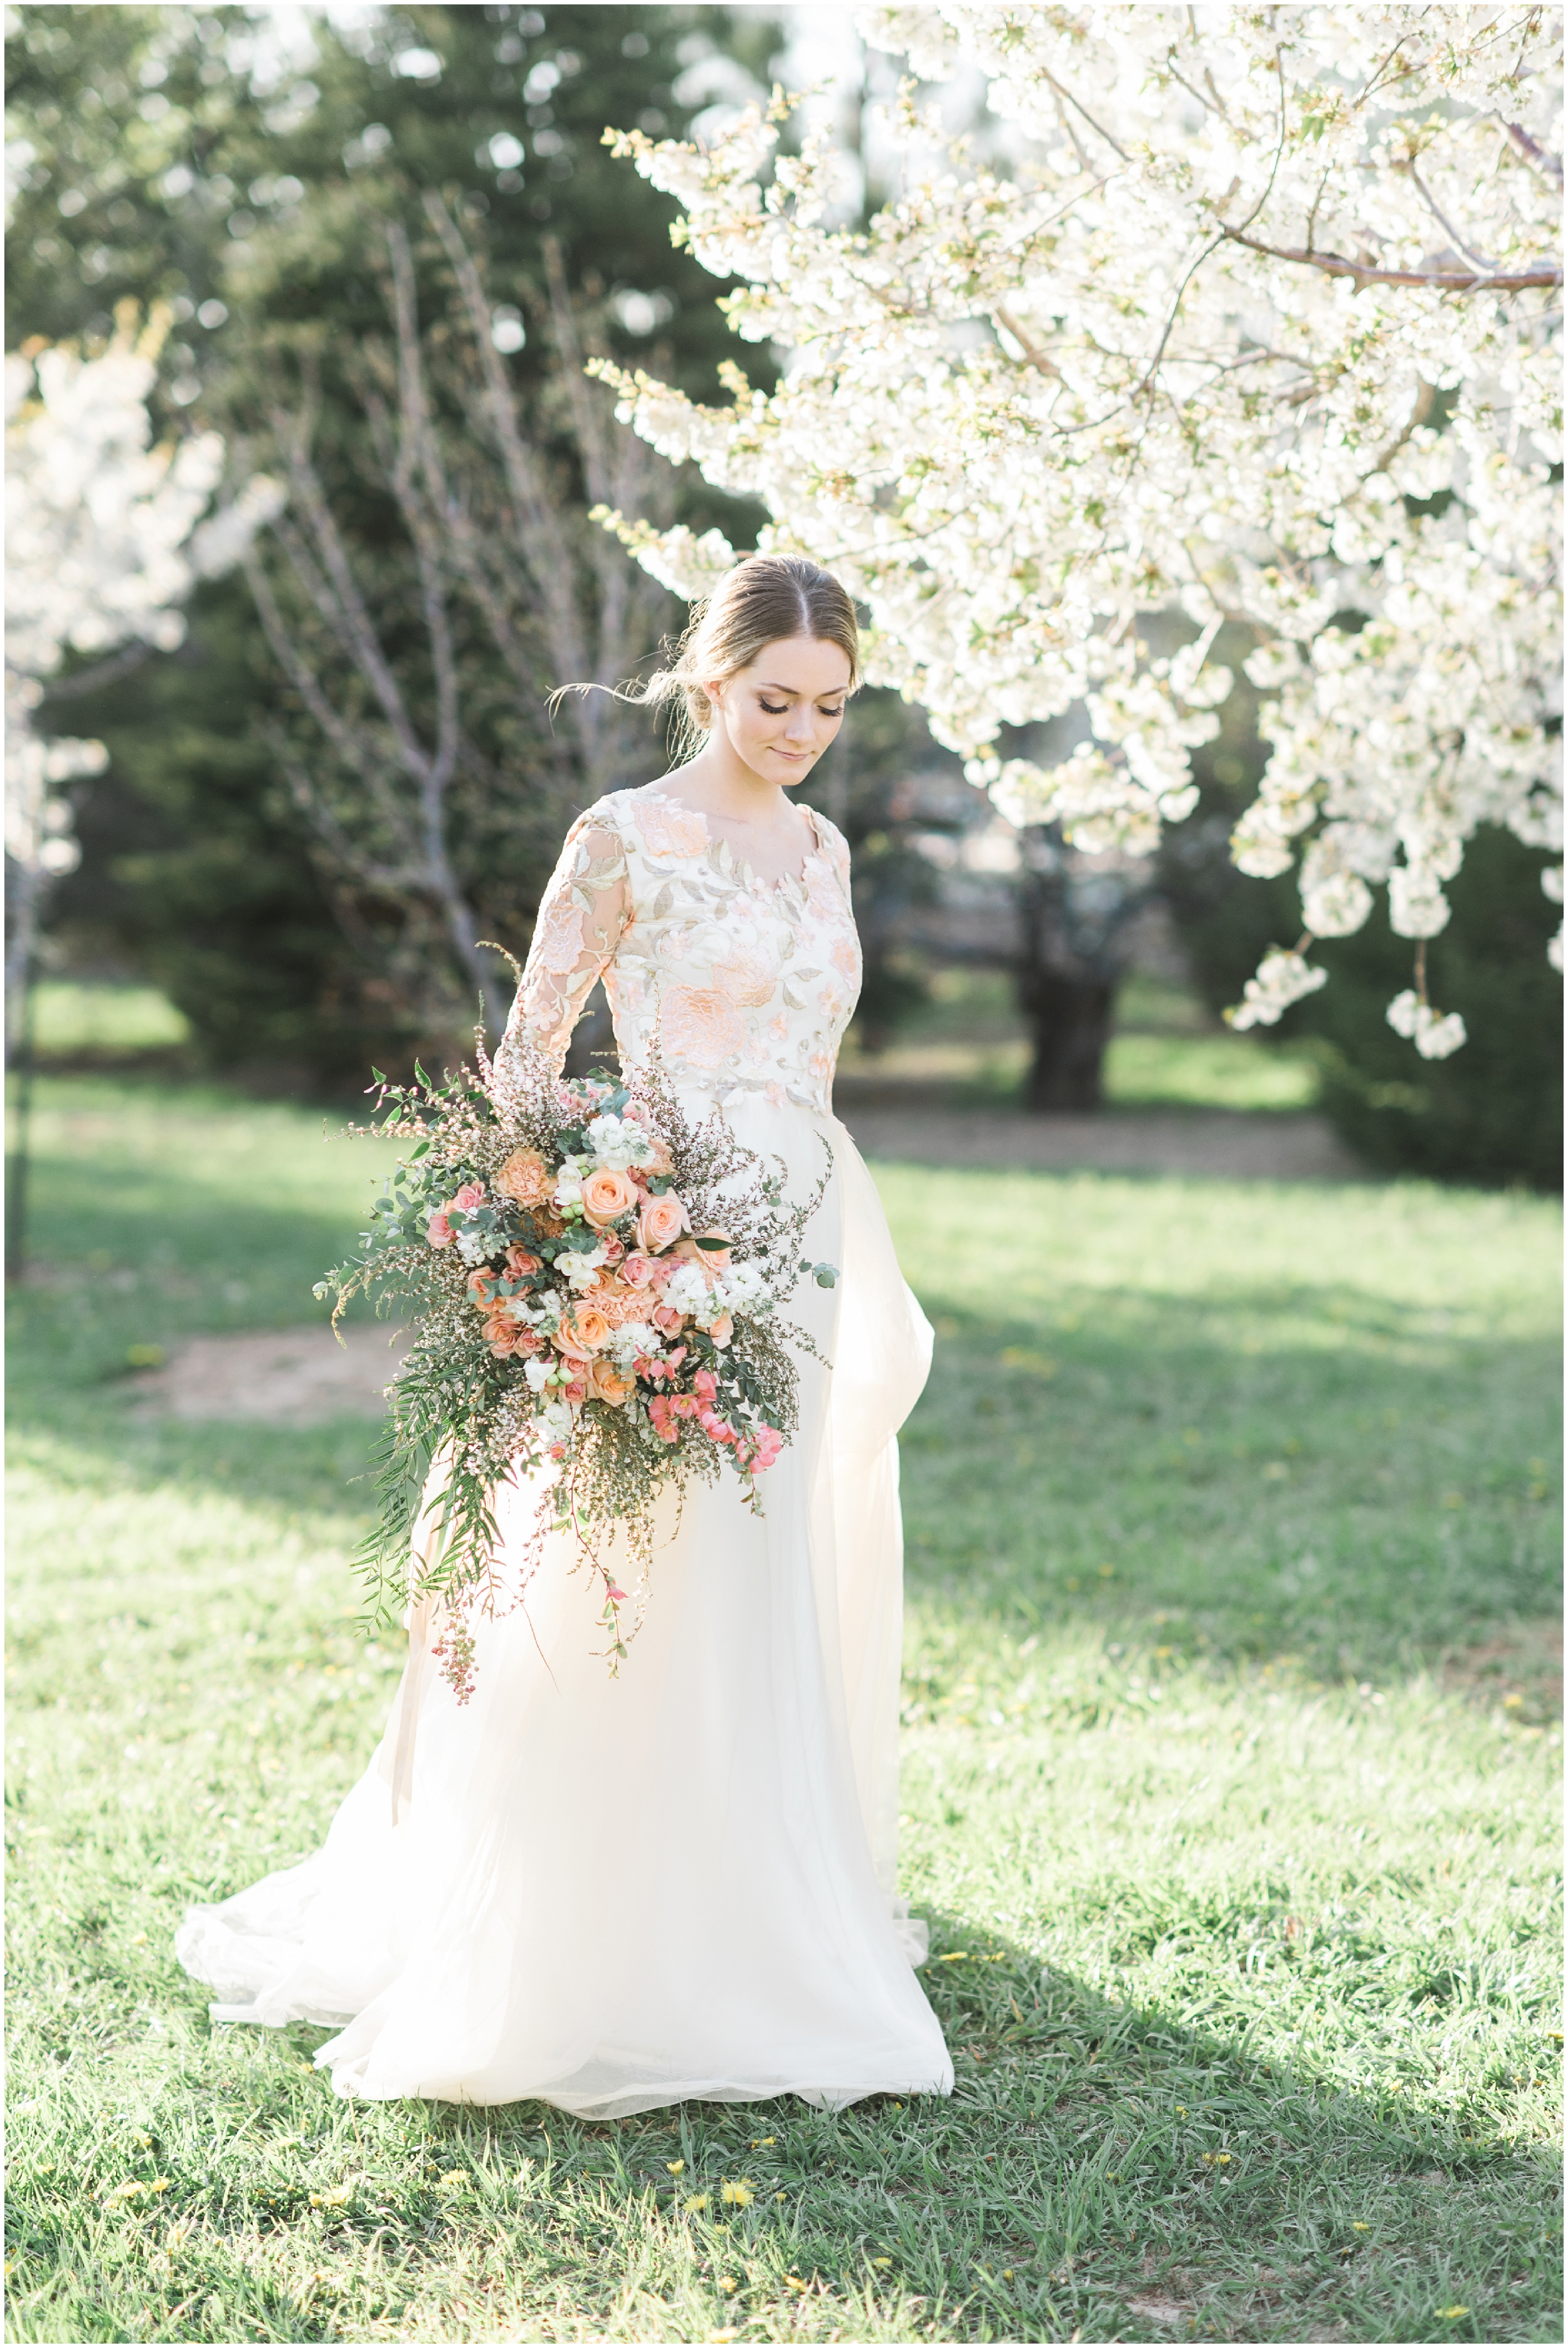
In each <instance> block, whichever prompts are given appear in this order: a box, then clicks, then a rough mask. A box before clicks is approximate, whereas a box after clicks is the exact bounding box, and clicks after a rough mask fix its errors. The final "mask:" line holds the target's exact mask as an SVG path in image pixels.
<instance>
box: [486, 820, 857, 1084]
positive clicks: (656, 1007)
mask: <svg viewBox="0 0 1568 2348" xmlns="http://www.w3.org/2000/svg"><path fill="white" fill-rule="evenodd" d="M804 813H805V814H806V815H807V816H808V818H809V819H810V821H811V825H812V829H813V831H814V832H815V839H816V845H815V848H814V849H813V850H812V852H811V854H810V855H809V856H808V857H807V859H806V861H805V864H804V868H803V870H801V872H800V873H799V874H798V875H787V876H786V877H785V878H784V879H783V880H777V881H773V882H768V881H764V880H758V879H757V877H756V875H755V874H754V873H753V871H752V870H751V869H750V867H749V866H748V865H746V864H744V863H743V861H742V860H740V859H739V858H738V857H737V856H735V855H734V854H733V851H732V850H731V849H730V847H729V844H728V842H727V841H726V840H724V839H723V838H722V837H720V836H719V835H717V834H716V833H713V832H711V831H710V830H709V829H708V826H707V824H706V822H705V821H704V820H703V819H702V816H701V815H700V814H698V813H697V812H696V810H695V809H694V808H686V807H682V805H681V803H680V802H679V800H677V799H672V798H666V797H665V796H664V795H663V794H662V793H661V792H652V791H647V790H642V791H612V792H611V793H610V795H609V797H608V798H602V799H600V801H599V802H598V804H597V805H596V806H594V807H591V808H589V809H588V810H587V812H586V814H583V815H581V816H579V818H578V819H577V821H576V823H574V824H573V826H572V828H571V829H570V831H569V832H568V834H567V837H566V844H565V846H564V847H563V849H562V850H561V855H560V861H559V864H558V865H557V866H556V869H555V872H554V874H553V876H552V877H551V880H550V883H549V886H548V889H547V890H546V891H545V894H544V897H543V900H542V901H541V902H540V905H539V911H538V920H537V922H535V925H534V940H533V945H532V948H531V950H530V952H529V954H528V966H527V968H526V969H525V971H524V973H523V977H522V983H521V984H520V985H519V987H518V997H517V1002H516V1004H514V1005H513V1009H512V1015H511V1018H510V1020H509V1022H508V1023H507V1035H506V1040H505V1042H504V1043H503V1044H502V1045H501V1047H500V1050H499V1052H498V1053H497V1068H498V1070H499V1071H500V1073H501V1074H502V1075H503V1076H505V1075H506V1073H507V1061H508V1058H509V1057H512V1056H516V1055H521V1054H523V1053H525V1052H528V1051H532V1052H533V1053H537V1054H538V1055H540V1056H543V1058H544V1059H545V1060H546V1061H548V1064H549V1066H551V1067H552V1068H553V1069H554V1070H555V1072H556V1073H557V1074H559V1071H560V1067H561V1065H562V1063H563V1061H564V1060H565V1057H566V1050H567V1045H568V1044H569V1042H570V1040H571V1031H572V1029H573V1028H574V1027H575V1026H576V1025H577V1022H578V1018H579V1014H580V1013H581V1010H582V1007H583V1004H585V1003H586V1002H587V1000H588V997H589V994H590V993H591V992H592V989H593V986H594V983H595V982H596V980H598V979H600V978H602V979H603V981H604V991H605V993H606V994H607V995H608V997H609V999H610V1010H611V1013H612V1014H613V1016H614V1020H615V1040H616V1045H617V1047H618V1048H619V1050H620V1060H621V1066H622V1068H623V1070H625V1071H626V1072H627V1073H628V1074H630V1072H631V1071H632V1070H634V1069H635V1068H637V1067H639V1066H642V1065H644V1064H646V1062H647V1061H648V1059H649V1057H650V1056H651V1050H652V1047H653V1045H654V1042H655V1039H657V1043H658V1046H659V1052H660V1056H661V1059H662V1062H663V1066H664V1068H665V1072H666V1074H667V1075H668V1076H670V1077H671V1079H672V1081H673V1082H674V1083H675V1084H677V1085H678V1086H682V1088H687V1089H690V1088H696V1089H700V1090H702V1091H703V1092H705V1093H707V1094H709V1095H710V1096H711V1097H712V1098H714V1099H715V1100H717V1101H719V1102H721V1103H723V1102H725V1101H730V1100H737V1099H740V1098H742V1097H745V1096H748V1095H752V1094H762V1095H764V1097H766V1098H768V1099H769V1100H771V1101H774V1103H775V1104H777V1105H778V1106H780V1107H782V1106H783V1104H784V1102H785V1101H786V1100H792V1101H798V1102H801V1103H804V1105H805V1106H806V1107H810V1108H815V1109H824V1110H825V1109H826V1108H828V1107H829V1105H830V1099H831V1093H832V1086H833V1072H834V1066H835V1062H836V1060H837V1057H838V1046H839V1043H840V1040H841V1038H842V1037H843V1035H844V1031H845V1027H846V1026H847V1025H848V1024H849V1018H850V1014H851V1013H852V1012H853V1011H854V1009H855V1004H856V997H857V995H858V994H859V992H860V942H859V939H858V938H857V936H856V929H855V917H854V914H853V912H852V911H851V910H850V898H849V850H848V848H847V846H846V845H845V840H844V839H843V837H842V835H841V834H840V833H839V832H838V831H837V830H835V828H834V826H833V825H832V824H830V823H829V822H828V821H827V819H826V818H825V817H824V816H821V815H819V814H818V813H817V812H816V810H815V808H805V809H804Z"/></svg>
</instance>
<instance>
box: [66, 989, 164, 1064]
mask: <svg viewBox="0 0 1568 2348" xmlns="http://www.w3.org/2000/svg"><path fill="white" fill-rule="evenodd" d="M189 1037H190V1021H189V1020H188V1019H187V1018H186V1016H185V1014H184V1013H183V1012H181V1011H177V1010H176V1009H175V1007H174V1004H172V1003H170V1001H169V997H168V995H167V994H163V992H162V991H161V989H159V987H156V986H108V985H99V984H94V983H90V982H87V981H82V980H73V979H45V980H43V981H42V983H40V984H39V986H38V987H37V989H36V993H35V995H34V1003H33V1041H34V1047H35V1049H36V1051H37V1052H38V1053H39V1054H40V1055H41V1056H45V1057H63V1056H66V1055H67V1054H76V1053H92V1054H95V1055H98V1056H102V1057H104V1058H106V1059H108V1058H111V1057H118V1056H127V1055H130V1054H133V1053H137V1052H154V1051H159V1050H163V1049H165V1048H166V1047H167V1046H169V1045H175V1044H183V1043H185V1042H187V1041H188V1039H189Z"/></svg>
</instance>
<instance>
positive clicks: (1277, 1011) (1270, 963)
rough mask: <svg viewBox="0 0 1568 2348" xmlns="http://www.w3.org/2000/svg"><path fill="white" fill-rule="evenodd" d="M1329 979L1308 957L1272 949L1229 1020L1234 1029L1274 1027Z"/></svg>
mask: <svg viewBox="0 0 1568 2348" xmlns="http://www.w3.org/2000/svg"><path fill="white" fill-rule="evenodd" d="M1327 980H1328V973H1327V971H1326V970H1321V969H1318V968H1317V967H1316V966H1315V965H1314V964H1313V963H1309V962H1308V961H1307V959H1306V957H1305V955H1303V954H1299V953H1292V952H1286V949H1285V948H1284V947H1283V946H1270V948H1269V950H1268V952H1267V953H1266V954H1265V955H1264V958H1263V960H1262V961H1261V962H1260V963H1259V964H1258V966H1257V976H1256V977H1255V978H1249V979H1248V980H1247V983H1246V984H1245V987H1244V988H1243V989H1242V999H1241V1002H1240V1003H1239V1004H1237V1006H1236V1008H1235V1010H1234V1011H1227V1012H1226V1013H1225V1017H1226V1018H1227V1019H1228V1020H1229V1022H1230V1024H1231V1025H1232V1026H1233V1027H1273V1026H1275V1025H1276V1024H1277V1022H1278V1021H1279V1020H1280V1019H1281V1018H1282V1017H1283V1015H1284V1014H1285V1013H1286V1012H1287V1011H1288V1010H1289V1008H1290V1006H1291V1004H1293V1003H1299V1002H1300V1001H1301V999H1302V997H1303V995H1307V994H1316V993H1317V989H1318V988H1319V987H1320V986H1324V985H1326V984H1327ZM1400 999H1401V1001H1402V1000H1403V997H1401V998H1400ZM1392 1015H1393V1014H1392V1013H1390V1014H1389V1016H1390V1017H1392Z"/></svg>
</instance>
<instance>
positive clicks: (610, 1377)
mask: <svg viewBox="0 0 1568 2348" xmlns="http://www.w3.org/2000/svg"><path fill="white" fill-rule="evenodd" d="M635 1384H636V1380H635V1379H634V1378H633V1377H632V1375H631V1374H630V1371H628V1370H620V1369H617V1367H616V1365H615V1364H614V1363H613V1362H606V1361H603V1360H595V1361H591V1362H589V1365H588V1390H589V1394H590V1395H593V1396H594V1397H595V1399H596V1400H597V1401H600V1402H608V1403H613V1404H614V1406H615V1407H616V1408H617V1409H619V1408H620V1405H621V1404H622V1403H623V1402H625V1401H626V1400H627V1399H628V1398H629V1396H630V1393H631V1389H632V1387H633V1385H635Z"/></svg>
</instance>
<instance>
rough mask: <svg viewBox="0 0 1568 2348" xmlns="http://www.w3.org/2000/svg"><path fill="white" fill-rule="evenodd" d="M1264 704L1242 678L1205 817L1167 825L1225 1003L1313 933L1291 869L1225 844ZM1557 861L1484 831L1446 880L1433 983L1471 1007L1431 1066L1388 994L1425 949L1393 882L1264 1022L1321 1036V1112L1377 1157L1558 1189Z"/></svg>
mask: <svg viewBox="0 0 1568 2348" xmlns="http://www.w3.org/2000/svg"><path fill="white" fill-rule="evenodd" d="M1255 714H1256V695H1254V694H1253V693H1252V692H1251V690H1250V688H1249V687H1247V685H1246V684H1245V679H1243V680H1242V681H1241V682H1240V684H1239V685H1238V687H1237V690H1236V691H1235V693H1233V694H1232V695H1231V698H1230V701H1229V702H1228V703H1227V704H1226V705H1225V710H1224V711H1223V712H1222V713H1221V716H1222V726H1223V730H1222V733H1221V735H1220V736H1219V737H1218V739H1217V740H1216V741H1215V742H1214V743H1213V744H1210V745H1208V746H1206V747H1204V748H1203V749H1200V750H1197V751H1195V752H1194V755H1193V767H1194V775H1195V776H1197V777H1198V778H1199V779H1200V781H1201V784H1202V797H1201V799H1200V803H1199V807H1198V809H1197V812H1196V813H1195V814H1194V815H1193V816H1192V817H1190V818H1189V819H1188V820H1187V821H1186V822H1185V823H1183V824H1180V825H1177V826H1175V827H1173V829H1171V830H1170V831H1169V832H1168V833H1167V835H1166V839H1165V842H1164V844H1163V848H1162V850H1161V854H1160V877H1161V886H1162V890H1163V893H1164V895H1165V897H1166V900H1167V902H1168V903H1169V904H1170V907H1171V910H1172V912H1173V916H1174V918H1175V922H1176V926H1177V929H1178V932H1179V933H1180V935H1181V939H1182V942H1183V944H1184V948H1185V949H1186V953H1187V956H1188V960H1189V963H1190V965H1191V968H1192V972H1193V977H1194V983H1195V984H1196V985H1197V987H1198V990H1199V992H1200V994H1202V995H1203V996H1204V1000H1205V1001H1206V1002H1207V1004H1209V1006H1210V1008H1211V1009H1212V1010H1213V1011H1215V1012H1219V1011H1222V1010H1224V1009H1225V1007H1226V1006H1227V1005H1228V1004H1234V1003H1237V1002H1239V1001H1240V999H1241V991H1242V988H1243V986H1244V985H1245V983H1246V981H1247V979H1248V978H1250V977H1251V975H1252V973H1253V972H1254V970H1255V968H1256V966H1257V963H1258V960H1259V958H1260V956H1261V955H1262V954H1263V953H1264V952H1265V950H1266V948H1267V947H1268V946H1270V945H1292V944H1294V943H1295V942H1296V938H1297V937H1298V936H1299V935H1300V932H1301V910H1300V901H1299V898H1298V897H1297V894H1296V884H1295V881H1294V880H1293V879H1292V878H1291V877H1290V876H1289V875H1286V876H1284V877H1282V878H1281V879H1279V880H1248V879H1246V878H1245V876H1244V875H1243V874H1241V873H1239V872H1237V871H1236V870H1235V867H1234V865H1232V863H1231V862H1230V859H1229V854H1228V850H1227V846H1226V843H1227V841H1228V839H1229V834H1230V830H1231V827H1232V825H1233V824H1234V823H1235V819H1236V818H1237V817H1238V816H1239V815H1240V813H1241V811H1242V809H1243V808H1244V807H1245V805H1246V804H1247V803H1248V801H1249V800H1250V798H1251V797H1252V794H1253V791H1254V789H1255V785H1256V779H1257V777H1258V775H1259V774H1260V773H1261V772H1262V768H1263V760H1264V756H1265V752H1266V745H1265V744H1263V743H1261V742H1260V741H1259V739H1258V737H1257V735H1256V732H1255ZM1551 861H1552V859H1551V858H1550V857H1549V856H1548V855H1546V854H1545V853H1544V852H1542V850H1536V849H1528V848H1524V847H1522V845H1521V844H1520V842H1519V841H1518V840H1516V839H1514V838H1513V837H1512V833H1509V832H1505V831H1502V830H1500V829H1497V828H1496V827H1494V826H1491V825H1483V826H1482V827H1481V829H1480V830H1479V831H1478V832H1477V834H1476V835H1475V837H1474V839H1472V840H1471V843H1470V846H1469V847H1468V848H1467V850H1466V851H1465V860H1464V864H1463V866H1462V868H1461V870H1460V872H1459V873H1458V875H1457V876H1456V877H1455V879H1454V880H1452V881H1451V882H1450V883H1448V884H1446V887H1447V895H1448V898H1449V901H1450V905H1451V907H1452V909H1453V910H1452V919H1451V920H1450V923H1449V926H1448V928H1447V929H1446V930H1444V931H1443V932H1442V933H1441V935H1440V936H1439V937H1436V938H1433V939H1432V940H1430V942H1429V944H1428V947H1427V983H1428V992H1429V994H1430V998H1431V1000H1432V1002H1433V1003H1434V1004H1437V1005H1438V1006H1439V1008H1440V1010H1442V1011H1444V1012H1450V1011H1457V1012H1459V1013H1460V1014H1461V1016H1462V1017H1463V1019H1464V1022H1465V1025H1466V1027H1467V1029H1468V1031H1469V1036H1470V1040H1469V1042H1468V1044H1467V1045H1465V1047H1464V1049H1463V1050H1462V1051H1460V1052H1458V1053H1456V1054H1455V1055H1454V1056H1452V1058H1450V1059H1449V1060H1445V1061H1426V1060H1422V1059H1421V1058H1420V1056H1419V1054H1418V1053H1417V1052H1416V1049H1415V1047H1414V1045H1411V1044H1409V1043H1407V1042H1406V1041H1405V1040H1404V1039H1403V1038H1402V1037H1401V1036H1399V1035H1395V1033H1394V1031H1393V1029H1392V1028H1391V1027H1390V1026H1389V1024H1388V1020H1387V1017H1386V1015H1385V1014H1386V1012H1387V1008H1388V1005H1389V1003H1390V1002H1391V1001H1392V1000H1393V998H1394V996H1395V995H1396V994H1401V993H1402V992H1403V991H1404V989H1405V988H1406V987H1408V986H1409V985H1410V983H1411V980H1412V971H1413V967H1414V961H1415V953H1416V948H1415V943H1414V942H1413V941H1412V940H1411V939H1409V938H1399V937H1396V936H1394V935H1393V933H1392V932H1391V931H1390V930H1389V919H1388V907H1387V900H1386V897H1385V896H1384V895H1383V893H1382V892H1381V891H1378V892H1377V906H1376V910H1375V911H1374V912H1373V914H1372V917H1371V919H1370V920H1369V921H1368V923H1367V925H1366V927H1365V928H1364V929H1363V930H1361V931H1359V932H1357V934H1356V935H1355V936H1354V937H1348V938H1327V939H1324V940H1323V941H1321V942H1319V943H1317V944H1316V945H1315V946H1314V947H1313V949H1312V959H1313V960H1314V962H1317V963H1321V964H1322V965H1323V966H1324V968H1326V969H1327V971H1328V973H1329V981H1328V984H1327V986H1325V987H1321V988H1319V990H1318V991H1317V994H1313V995H1309V996H1308V997H1307V1000H1306V1001H1305V1002H1303V1003H1299V1004H1296V1005H1295V1006H1294V1008H1293V1009H1291V1010H1290V1011H1288V1012H1287V1013H1286V1015H1285V1017H1284V1019H1283V1020H1282V1021H1281V1022H1280V1024H1279V1025H1278V1027H1277V1028H1275V1029H1272V1030H1269V1031H1265V1032H1266V1035H1267V1036H1268V1038H1269V1040H1270V1041H1278V1042H1281V1043H1284V1044H1286V1045H1291V1046H1293V1047H1298V1046H1299V1045H1300V1043H1301V1041H1302V1039H1305V1038H1307V1037H1310V1038H1313V1039H1315V1042H1314V1046H1313V1049H1314V1052H1315V1056H1316V1057H1317V1062H1318V1066H1319V1070H1320V1077H1321V1083H1320V1100H1321V1105H1322V1107H1323V1108H1324V1109H1325V1111H1326V1112H1327V1115H1328V1116H1329V1117H1330V1118H1331V1119H1332V1120H1333V1122H1334V1124H1335V1126H1336V1128H1337V1130H1338V1131H1339V1132H1340V1133H1341V1134H1342V1135H1343V1136H1344V1138H1345V1139H1346V1140H1347V1141H1348V1142H1349V1143H1350V1144H1351V1145H1352V1146H1353V1147H1354V1148H1356V1149H1358V1150H1359V1151H1360V1152H1361V1153H1362V1155H1363V1156H1364V1157H1365V1158H1366V1159H1368V1161H1369V1162H1370V1163H1371V1164H1372V1165H1374V1166H1378V1167H1383V1168H1387V1169H1390V1170H1395V1171H1409V1172H1414V1173H1419V1174H1425V1175H1430V1176H1432V1177H1435V1178H1438V1179H1444V1180H1457V1181H1465V1182H1480V1183H1495V1182H1524V1183H1528V1184H1530V1185H1531V1186H1532V1187H1534V1188H1537V1189H1548V1190H1551V1189H1557V1188H1558V1187H1560V1185H1561V1181H1562V1171H1563V1148H1562V1129H1563V1083H1562V1059H1563V1010H1562V1001H1563V994H1562V980H1561V977H1560V976H1559V974H1558V973H1556V972H1554V971H1553V968H1552V966H1551V964H1550V963H1548V962H1547V960H1546V944H1547V941H1548V940H1549V939H1550V937H1551V936H1552V933H1553V931H1554V930H1555V928H1556V926H1557V922H1558V911H1557V908H1555V907H1554V906H1553V904H1551V903H1550V902H1549V901H1548V900H1547V899H1546V897H1545V896H1544V895H1543V894H1542V888H1541V874H1542V870H1543V869H1544V868H1545V867H1546V866H1547V865H1548V864H1549V863H1550V862H1551Z"/></svg>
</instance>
